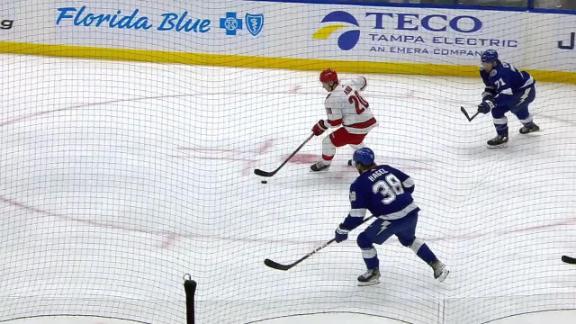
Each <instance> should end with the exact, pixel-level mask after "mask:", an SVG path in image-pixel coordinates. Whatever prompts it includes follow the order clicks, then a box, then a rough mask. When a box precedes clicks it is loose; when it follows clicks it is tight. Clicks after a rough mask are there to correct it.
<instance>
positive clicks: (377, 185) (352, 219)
mask: <svg viewBox="0 0 576 324" xmlns="http://www.w3.org/2000/svg"><path fill="white" fill-rule="evenodd" d="M412 192H414V181H413V180H412V178H410V176H408V175H407V174H405V173H404V172H402V171H400V170H398V169H395V168H393V167H391V166H389V165H380V166H376V167H374V168H372V169H371V170H369V171H367V172H364V173H363V174H361V175H360V176H359V177H358V178H357V179H356V180H355V181H354V182H353V183H352V185H350V205H351V207H352V208H351V210H350V214H349V215H348V217H347V218H346V220H345V221H344V223H343V224H342V226H343V227H344V228H346V229H350V230H351V229H354V228H355V227H356V226H358V225H359V224H360V223H361V222H362V220H363V218H364V216H365V215H366V211H370V213H372V215H374V216H377V217H378V218H380V219H384V220H397V219H400V218H403V217H405V216H407V215H408V214H410V213H411V212H413V211H415V210H418V206H417V205H416V203H415V202H414V199H413V198H412Z"/></svg>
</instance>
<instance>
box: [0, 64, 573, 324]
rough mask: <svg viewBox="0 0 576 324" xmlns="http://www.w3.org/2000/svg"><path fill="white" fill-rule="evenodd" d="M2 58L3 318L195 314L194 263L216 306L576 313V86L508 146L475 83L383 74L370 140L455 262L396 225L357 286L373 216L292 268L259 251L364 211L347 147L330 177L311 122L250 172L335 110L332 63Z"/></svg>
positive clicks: (541, 105) (211, 309)
mask: <svg viewBox="0 0 576 324" xmlns="http://www.w3.org/2000/svg"><path fill="white" fill-rule="evenodd" d="M0 60H1V65H0V69H1V73H2V74H1V75H2V84H1V87H0V95H1V98H2V109H1V111H0V150H1V152H2V154H1V155H0V156H1V157H0V213H1V215H2V218H1V223H0V224H1V226H0V230H1V232H0V260H2V267H0V278H2V280H1V281H0V321H7V320H11V319H17V318H20V319H21V320H20V321H14V322H13V323H27V324H30V323H51V322H49V319H51V320H54V321H58V323H81V324H84V323H86V324H88V323H90V324H92V323H107V324H116V323H122V321H121V320H122V319H125V320H132V321H137V322H142V323H159V324H168V323H170V324H172V323H183V322H184V317H185V311H184V290H183V288H182V276H183V275H184V274H185V273H190V274H191V275H192V277H193V278H194V279H195V280H197V281H198V290H197V303H196V306H197V322H198V323H202V324H205V323H206V324H208V323H217V324H225V323H270V324H279V323H287V322H286V321H288V322H290V323H303V322H302V321H304V322H306V323H312V322H313V323H322V321H324V322H329V323H352V322H353V323H370V324H371V323H397V322H401V323H416V324H431V323H447V324H476V323H488V322H490V323H500V324H501V323H505V324H511V323H518V322H514V321H516V320H518V319H519V318H520V319H524V320H525V321H522V323H527V321H528V320H527V319H526V318H528V317H530V316H536V317H538V316H544V318H547V321H550V322H554V323H568V322H567V321H566V319H565V320H564V322H562V318H563V317H566V318H568V319H570V316H571V317H572V318H574V316H576V315H575V314H574V313H570V312H559V313H558V312H553V311H567V310H573V309H576V289H575V288H576V267H574V266H570V265H567V264H563V263H562V262H560V256H561V255H562V254H576V199H575V194H574V192H575V191H576V133H575V132H574V128H575V126H576V115H575V114H574V109H575V102H576V91H575V90H576V87H574V86H569V85H561V84H545V83H538V91H537V99H536V101H535V102H534V104H533V106H532V111H533V112H534V115H535V121H536V122H537V123H538V124H539V125H540V126H541V128H542V132H541V133H540V134H537V135H534V136H523V135H520V134H518V133H517V130H518V128H519V127H520V124H519V123H518V121H517V120H516V119H515V118H514V117H513V116H512V115H509V120H510V132H511V140H510V142H509V144H508V147H507V148H504V149H498V150H489V149H487V148H486V145H485V141H486V140H487V139H489V138H490V137H492V136H494V130H493V125H492V122H491V118H490V117H489V116H483V115H482V116H479V117H478V118H477V119H476V120H474V121H472V122H471V123H469V122H468V121H466V120H465V118H464V116H463V115H462V114H461V113H460V111H459V107H460V105H465V106H467V107H471V109H473V107H474V105H475V104H477V103H478V100H479V94H480V92H481V90H482V85H481V82H480V80H479V79H467V78H448V77H423V76H398V75H368V76H367V78H368V84H369V85H368V89H367V91H366V93H365V97H366V99H368V101H369V102H370V105H371V107H373V109H374V111H375V114H376V116H377V118H378V120H379V122H380V127H379V128H378V129H376V130H374V131H373V132H372V133H371V134H370V135H369V136H368V138H367V144H368V145H369V146H371V147H372V148H374V150H375V151H376V154H377V160H378V161H379V162H381V163H389V164H391V165H393V166H396V167H398V168H400V169H402V170H404V171H405V172H407V173H408V174H410V175H411V176H412V177H413V178H414V179H415V181H416V194H415V196H416V200H417V202H418V204H419V205H420V207H421V209H422V212H421V214H420V222H419V228H418V235H419V236H420V237H421V238H423V239H424V240H426V241H427V242H428V243H429V245H430V247H431V248H432V249H433V250H434V251H435V252H436V254H437V255H438V256H439V257H440V258H441V259H442V260H443V261H444V262H445V263H447V264H448V265H449V266H450V268H451V270H452V273H451V275H450V277H449V278H448V280H447V281H446V282H445V283H443V284H440V283H438V282H435V281H434V280H433V278H432V273H431V270H430V269H429V268H428V266H426V265H425V264H424V263H423V262H422V261H420V260H419V259H417V257H416V256H415V255H414V254H413V253H412V251H410V250H409V249H406V248H404V247H402V246H401V245H400V244H399V243H398V241H397V240H395V239H391V240H390V241H389V242H386V244H384V245H383V246H381V247H378V252H379V255H380V259H381V270H382V273H383V277H382V283H381V284H380V285H378V286H373V287H358V286H357V285H356V282H355V280H356V276H357V275H359V274H360V273H361V272H362V271H363V269H364V265H363V262H362V258H361V254H360V252H359V249H358V248H357V247H356V244H355V238H356V235H357V234H358V233H359V232H360V231H361V229H358V230H356V231H355V232H354V233H353V234H352V235H351V237H350V240H349V241H347V242H344V243H341V244H338V245H332V246H329V247H328V248H326V249H325V250H323V251H321V252H320V253H318V254H317V255H315V256H314V257H312V258H310V259H309V260H306V261H305V262H303V263H302V264H300V265H298V266H297V267H296V268H294V269H291V270H290V271H287V272H280V271H276V270H272V269H269V268H267V267H265V266H264V265H263V263H262V261H263V260H264V259H265V258H271V259H274V260H276V261H279V262H290V261H293V260H296V259H298V258H299V257H300V256H302V255H304V254H305V253H307V252H308V251H310V250H311V249H313V248H314V247H315V246H317V245H319V244H321V243H323V242H324V241H326V240H328V239H330V238H331V237H332V235H333V231H334V229H335V227H336V226H337V225H338V223H339V222H341V220H342V219H343V218H344V217H345V216H346V214H347V212H348V208H349V206H348V200H347V197H348V186H349V184H350V183H351V181H352V180H353V179H354V178H355V176H356V174H355V172H354V171H353V170H352V169H350V168H348V167H346V166H345V162H346V160H347V159H348V158H349V157H350V153H351V150H350V149H349V148H344V149H342V150H340V151H338V155H337V157H336V159H335V161H334V164H333V167H332V168H331V170H330V171H328V172H325V173H322V174H313V173H310V172H309V171H308V165H309V164H310V163H311V162H312V161H313V160H314V159H315V158H316V157H317V156H318V155H319V153H320V147H321V145H320V139H317V138H315V139H313V140H312V141H311V142H310V143H309V144H308V145H307V146H305V148H304V149H303V150H302V152H300V154H299V155H297V156H296V159H295V160H294V163H289V164H287V166H286V167H285V168H284V169H283V170H281V171H280V172H279V173H278V174H277V175H276V176H275V177H273V178H271V179H269V181H268V184H266V185H263V184H261V183H260V180H261V179H259V178H257V177H256V176H254V175H253V174H252V170H253V169H254V168H256V167H258V168H262V169H264V170H270V169H273V168H275V167H276V166H277V165H278V164H279V163H280V162H281V161H282V159H283V158H285V157H286V156H287V154H289V153H290V152H291V151H292V150H293V149H294V148H295V147H296V146H298V144H299V143H300V142H301V141H303V140H304V139H305V138H306V136H307V135H308V134H309V131H310V128H311V126H312V125H313V123H314V122H315V121H316V120H318V119H319V118H323V117H324V116H325V113H324V108H323V100H324V97H325V92H324V90H323V89H322V88H321V87H320V85H319V83H318V82H317V73H316V72H294V71H275V70H253V69H239V68H238V69H232V68H212V67H191V66H182V65H158V64H143V63H127V62H101V61H83V60H72V59H54V58H38V57H32V56H2V57H0ZM346 312H349V313H350V314H343V313H346ZM62 314H66V315H75V314H76V315H78V314H80V315H92V316H99V317H96V318H93V319H91V318H86V317H82V318H71V317H58V316H57V315H62ZM295 314H316V315H309V316H308V317H306V316H302V317H298V316H295V317H294V316H291V317H286V316H290V315H295ZM516 314H525V315H522V316H524V317H510V316H513V315H516ZM558 314H560V315H558ZM566 314H568V315H566ZM45 315H52V316H54V317H50V318H48V317H35V318H33V317H34V316H45ZM553 316H556V319H555V320H551V318H553ZM368 317H369V318H370V319H367V318H368ZM106 318H113V319H116V320H112V319H106ZM274 318H279V319H274ZM538 318H542V317H538ZM266 320H267V321H266ZM306 320H309V321H306ZM298 321H300V322H298ZM370 321H373V322H370ZM542 321H544V320H542ZM571 322H572V321H571Z"/></svg>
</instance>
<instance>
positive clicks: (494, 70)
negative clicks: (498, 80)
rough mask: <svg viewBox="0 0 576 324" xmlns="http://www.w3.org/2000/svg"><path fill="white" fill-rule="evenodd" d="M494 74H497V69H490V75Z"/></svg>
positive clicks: (493, 75)
mask: <svg viewBox="0 0 576 324" xmlns="http://www.w3.org/2000/svg"><path fill="white" fill-rule="evenodd" d="M496 74H498V71H497V70H496V69H492V71H490V77H492V78H493V77H495V76H496Z"/></svg>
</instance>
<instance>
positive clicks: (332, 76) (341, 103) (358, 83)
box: [310, 69, 378, 171]
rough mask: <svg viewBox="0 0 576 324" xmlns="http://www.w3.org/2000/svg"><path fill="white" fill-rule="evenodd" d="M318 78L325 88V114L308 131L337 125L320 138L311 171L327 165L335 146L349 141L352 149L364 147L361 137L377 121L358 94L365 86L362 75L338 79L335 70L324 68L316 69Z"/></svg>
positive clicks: (317, 133) (340, 145) (319, 133)
mask: <svg viewBox="0 0 576 324" xmlns="http://www.w3.org/2000/svg"><path fill="white" fill-rule="evenodd" d="M320 82H321V83H322V86H323V87H324V89H325V90H326V91H328V96H326V100H325V101H324V106H325V108H326V114H327V115H328V118H327V119H322V120H319V121H318V122H317V123H316V124H314V127H312V132H313V133H314V135H316V136H320V135H322V134H323V133H324V132H325V131H326V130H327V129H329V128H337V129H336V130H335V131H334V132H332V133H330V135H329V136H326V137H325V138H324V140H323V141H322V159H321V160H320V161H318V162H316V163H314V164H313V165H312V166H311V167H310V169H312V171H322V170H326V169H328V168H329V167H330V163H331V162H332V159H333V158H334V155H335V154H336V148H337V147H342V146H344V145H350V146H351V147H352V148H353V149H354V150H356V149H359V148H362V147H364V138H365V137H366V135H367V134H368V132H370V130H371V129H372V128H374V127H376V126H377V125H378V123H377V122H376V119H375V118H374V115H373V114H372V111H371V110H370V107H369V105H368V102H367V101H366V99H364V98H363V97H362V95H361V91H363V90H364V89H365V88H366V78H364V77H358V78H356V79H353V80H348V81H342V82H341V81H340V80H339V79H338V74H337V73H336V71H334V70H332V69H326V70H324V71H322V72H321V73H320Z"/></svg>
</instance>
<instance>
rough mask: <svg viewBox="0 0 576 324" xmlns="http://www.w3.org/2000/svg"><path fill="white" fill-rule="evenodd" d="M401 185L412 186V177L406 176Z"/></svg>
mask: <svg viewBox="0 0 576 324" xmlns="http://www.w3.org/2000/svg"><path fill="white" fill-rule="evenodd" d="M402 185H403V186H404V188H410V187H413V186H414V180H412V178H408V179H406V180H404V182H402Z"/></svg>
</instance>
